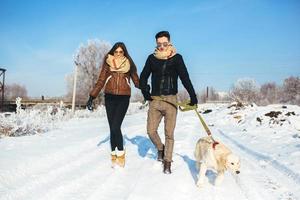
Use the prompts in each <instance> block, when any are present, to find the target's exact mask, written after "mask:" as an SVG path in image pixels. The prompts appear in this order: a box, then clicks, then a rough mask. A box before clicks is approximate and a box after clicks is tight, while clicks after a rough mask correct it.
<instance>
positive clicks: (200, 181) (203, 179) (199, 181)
mask: <svg viewBox="0 0 300 200" xmlns="http://www.w3.org/2000/svg"><path fill="white" fill-rule="evenodd" d="M207 183H208V178H207V177H204V178H202V179H199V180H198V182H197V186H198V187H199V188H202V187H204V185H206V184H207Z"/></svg>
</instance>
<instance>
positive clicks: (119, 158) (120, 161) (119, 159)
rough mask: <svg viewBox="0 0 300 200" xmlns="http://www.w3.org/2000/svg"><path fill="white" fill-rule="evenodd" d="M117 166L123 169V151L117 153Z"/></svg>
mask: <svg viewBox="0 0 300 200" xmlns="http://www.w3.org/2000/svg"><path fill="white" fill-rule="evenodd" d="M117 164H118V165H119V166H120V167H123V168H124V167H125V151H118V153H117Z"/></svg>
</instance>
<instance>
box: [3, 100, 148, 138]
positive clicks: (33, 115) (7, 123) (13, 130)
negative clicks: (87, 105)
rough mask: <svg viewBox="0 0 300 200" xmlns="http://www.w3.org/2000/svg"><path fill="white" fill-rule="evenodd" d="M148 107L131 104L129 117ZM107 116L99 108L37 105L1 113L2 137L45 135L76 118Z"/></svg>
mask: <svg viewBox="0 0 300 200" xmlns="http://www.w3.org/2000/svg"><path fill="white" fill-rule="evenodd" d="M145 107H146V105H143V104H142V103H130V106H129V108H128V111H127V115H130V114H134V113H137V112H141V111H142V110H144V109H145ZM104 116H106V111H105V107H104V106H103V105H102V106H98V107H97V109H95V110H94V111H92V112H91V111H89V110H76V111H75V113H72V112H71V109H67V108H65V107H64V106H61V105H55V106H49V105H48V106H47V105H36V106H34V107H33V108H31V109H26V110H22V109H20V110H18V112H16V113H0V137H4V136H24V135H34V134H39V133H44V132H47V131H50V130H53V129H56V128H59V127H60V126H61V125H62V123H63V122H66V121H68V120H70V119H74V118H75V119H76V118H98V117H104Z"/></svg>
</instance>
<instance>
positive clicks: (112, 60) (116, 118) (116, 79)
mask: <svg viewBox="0 0 300 200" xmlns="http://www.w3.org/2000/svg"><path fill="white" fill-rule="evenodd" d="M130 78H131V79H132V80H133V82H134V85H135V87H136V88H139V77H138V75H137V69H136V66H135V64H134V62H133V60H132V59H131V57H130V55H129V54H128V51H127V49H126V46H125V44H124V43H122V42H117V43H116V44H115V45H114V46H113V47H112V49H111V50H110V51H109V52H108V54H107V55H106V56H105V59H104V62H103V66H102V69H101V72H100V75H99V78H98V81H97V83H96V85H95V87H94V89H93V90H92V91H91V93H90V98H89V100H88V102H87V108H88V109H89V110H92V109H93V107H92V101H93V99H94V98H96V97H97V96H98V94H99V92H100V91H101V90H102V88H103V87H105V90H104V93H105V108H106V114H107V119H108V123H109V128H110V144H111V161H112V167H114V166H115V165H116V164H118V165H119V166H121V167H124V166H125V151H124V146H123V136H122V132H121V125H122V122H123V119H124V117H125V114H126V112H127V109H128V106H129V98H130V94H131V89H130Z"/></svg>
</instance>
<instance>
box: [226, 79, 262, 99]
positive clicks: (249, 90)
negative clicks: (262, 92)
mask: <svg viewBox="0 0 300 200" xmlns="http://www.w3.org/2000/svg"><path fill="white" fill-rule="evenodd" d="M258 91H259V86H258V84H257V83H256V81H255V80H254V79H250V78H242V79H238V80H237V81H236V83H235V84H234V86H233V88H232V90H231V91H230V95H231V97H232V98H233V99H235V100H236V101H238V102H240V103H243V102H244V103H253V102H256V101H257V99H258V95H259V92H258Z"/></svg>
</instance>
